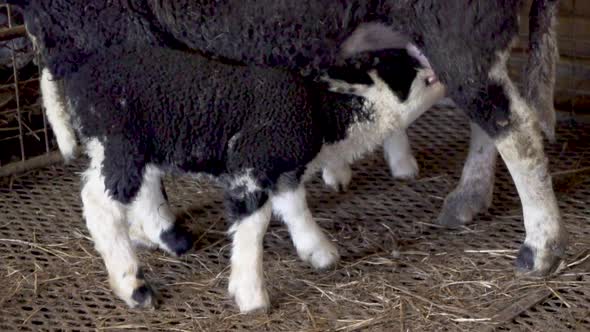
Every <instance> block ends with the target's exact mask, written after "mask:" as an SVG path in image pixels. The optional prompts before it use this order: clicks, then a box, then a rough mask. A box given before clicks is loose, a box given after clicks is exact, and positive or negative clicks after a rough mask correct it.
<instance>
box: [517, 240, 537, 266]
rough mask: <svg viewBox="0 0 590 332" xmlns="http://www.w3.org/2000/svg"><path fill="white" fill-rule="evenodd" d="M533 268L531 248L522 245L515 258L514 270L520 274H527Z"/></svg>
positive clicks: (533, 259) (533, 260)
mask: <svg viewBox="0 0 590 332" xmlns="http://www.w3.org/2000/svg"><path fill="white" fill-rule="evenodd" d="M533 267H535V253H534V252H533V249H531V247H529V246H527V245H526V244H523V245H522V246H521V247H520V250H519V251H518V256H517V257H516V269H517V270H518V271H519V272H521V273H528V272H530V271H532V270H533Z"/></svg>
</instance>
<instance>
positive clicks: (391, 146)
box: [383, 130, 418, 179]
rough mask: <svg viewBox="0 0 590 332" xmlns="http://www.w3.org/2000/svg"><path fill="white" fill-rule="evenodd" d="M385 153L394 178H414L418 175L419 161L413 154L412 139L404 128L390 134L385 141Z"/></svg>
mask: <svg viewBox="0 0 590 332" xmlns="http://www.w3.org/2000/svg"><path fill="white" fill-rule="evenodd" d="M383 154H384V155H385V160H387V164H388V165H389V170H390V171H391V175H393V177H394V178H398V179H413V178H415V177H417V176H418V162H417V161H416V158H414V156H413V155H412V148H411V147H410V141H409V140H408V135H407V134H406V132H405V131H404V130H399V131H393V132H391V133H390V134H389V136H388V137H387V138H386V139H385V141H384V142H383Z"/></svg>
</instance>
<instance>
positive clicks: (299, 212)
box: [271, 185, 340, 269]
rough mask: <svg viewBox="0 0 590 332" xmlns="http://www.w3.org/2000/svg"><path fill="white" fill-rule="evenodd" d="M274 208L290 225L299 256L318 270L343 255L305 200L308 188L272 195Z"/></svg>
mask: <svg viewBox="0 0 590 332" xmlns="http://www.w3.org/2000/svg"><path fill="white" fill-rule="evenodd" d="M271 200H272V208H273V211H274V212H275V213H276V214H277V215H278V216H280V217H281V218H282V219H283V221H284V222H285V224H286V225H287V227H288V228H289V233H290V234H291V238H292V240H293V244H294V245H295V248H296V249H297V253H298V254H299V257H300V258H301V259H302V260H303V261H305V262H308V263H310V264H311V265H312V266H313V267H314V268H316V269H323V268H327V267H329V266H331V265H333V264H335V263H336V262H337V261H338V259H339V258H340V256H339V254H338V248H336V246H335V245H334V244H333V243H332V242H331V241H330V240H328V238H327V237H326V235H325V234H324V232H323V231H322V229H321V228H320V227H319V226H318V224H317V223H316V222H315V221H314V220H313V217H312V215H311V211H310V210H309V207H308V206H307V200H306V199H305V188H304V187H303V185H300V186H299V187H298V188H297V189H295V190H293V191H284V192H281V193H279V194H277V195H273V196H272V198H271Z"/></svg>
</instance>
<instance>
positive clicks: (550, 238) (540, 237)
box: [490, 59, 567, 274]
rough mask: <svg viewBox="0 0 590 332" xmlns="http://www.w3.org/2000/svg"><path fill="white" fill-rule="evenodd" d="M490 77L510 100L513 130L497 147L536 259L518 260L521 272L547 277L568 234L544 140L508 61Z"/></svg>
mask: <svg viewBox="0 0 590 332" xmlns="http://www.w3.org/2000/svg"><path fill="white" fill-rule="evenodd" d="M490 76H491V77H492V78H494V79H496V80H498V81H500V82H502V83H503V85H504V88H505V91H506V94H507V95H508V97H509V98H510V104H511V116H512V123H513V124H514V127H513V128H512V129H511V130H509V131H508V132H507V133H506V135H504V136H502V137H500V138H499V139H497V140H496V142H495V143H496V147H497V148H498V151H499V152H500V155H501V156H502V159H504V162H505V163H506V166H507V167H508V170H509V171H510V174H511V175H512V179H513V180H514V184H515V185H516V189H517V190H518V195H519V196H520V200H521V202H522V206H523V214H524V226H525V229H526V239H525V246H527V247H528V248H529V249H530V250H529V249H527V250H526V251H528V252H529V253H531V254H532V255H533V257H530V259H528V260H532V261H531V262H529V261H527V259H525V258H526V257H527V256H530V255H529V254H523V251H521V255H520V257H519V261H517V263H518V264H519V265H522V266H519V267H521V268H525V269H532V273H533V274H546V273H548V272H550V270H551V269H552V268H554V267H555V265H556V264H557V261H558V259H559V258H560V257H561V256H562V255H563V254H564V252H563V251H564V250H565V246H566V244H567V231H566V229H565V226H564V225H563V223H562V222H561V215H560V212H559V208H558V206H557V200H556V198H555V193H554V191H553V186H552V183H551V175H550V174H549V170H548V167H547V158H546V157H545V153H544V150H543V140H542V136H541V131H540V127H539V123H538V119H537V114H536V113H535V112H533V110H531V109H530V108H529V106H528V105H527V104H526V103H525V102H524V100H523V99H522V98H521V97H520V96H519V94H518V92H517V89H516V87H514V85H513V84H512V82H511V81H510V79H509V78H508V74H507V72H506V67H505V59H502V60H501V61H500V63H499V65H498V66H497V67H495V68H494V70H493V71H492V73H491V74H490Z"/></svg>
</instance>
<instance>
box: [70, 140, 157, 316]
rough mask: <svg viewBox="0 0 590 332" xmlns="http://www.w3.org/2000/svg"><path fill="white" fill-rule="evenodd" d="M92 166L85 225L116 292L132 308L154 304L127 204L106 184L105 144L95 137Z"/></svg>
mask: <svg viewBox="0 0 590 332" xmlns="http://www.w3.org/2000/svg"><path fill="white" fill-rule="evenodd" d="M87 151H88V155H89V157H90V159H91V163H90V167H89V168H88V170H87V171H86V172H85V173H84V176H83V181H84V185H83V188H82V193H81V196H82V203H83V205H84V217H85V219H86V225H87V227H88V230H89V232H90V235H91V236H92V239H93V240H94V244H95V247H96V250H97V251H98V252H99V253H100V255H101V256H102V258H103V260H104V263H105V265H106V268H107V271H108V274H109V282H110V285H111V288H112V289H113V291H114V292H115V293H116V294H117V295H118V296H119V297H120V298H121V299H122V300H123V301H125V302H126V303H127V304H128V305H129V306H130V307H152V306H153V305H154V298H153V291H152V289H151V288H150V287H149V285H148V284H147V283H146V281H145V280H144V277H143V273H142V271H141V268H140V264H139V261H138V259H137V256H136V255H135V252H134V250H133V246H132V244H131V240H130V239H129V235H128V225H127V221H126V220H125V214H126V205H125V204H123V203H121V202H119V201H117V200H115V199H114V198H113V197H112V196H111V195H110V190H107V188H106V186H105V176H104V175H103V166H102V163H103V160H104V147H103V145H102V144H101V143H100V142H99V141H98V140H96V139H94V140H91V141H90V142H89V143H88V144H87Z"/></svg>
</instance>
